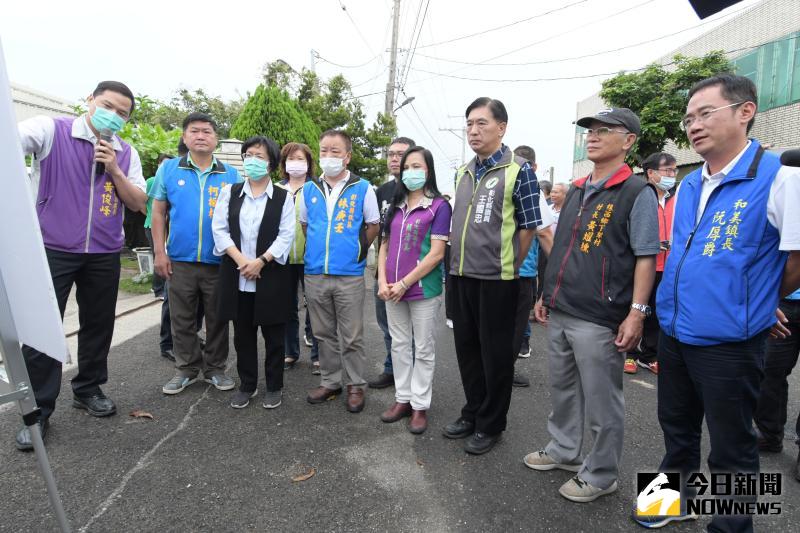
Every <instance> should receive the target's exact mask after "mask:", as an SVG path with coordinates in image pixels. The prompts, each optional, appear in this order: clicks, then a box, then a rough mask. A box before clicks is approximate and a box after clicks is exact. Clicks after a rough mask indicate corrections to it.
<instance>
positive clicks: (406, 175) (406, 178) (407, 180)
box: [403, 168, 425, 191]
mask: <svg viewBox="0 0 800 533" xmlns="http://www.w3.org/2000/svg"><path fill="white" fill-rule="evenodd" d="M403 185H405V186H406V188H408V190H409V191H416V190H417V189H421V188H422V187H423V186H424V185H425V170H424V169H421V168H410V169H408V170H404V171H403Z"/></svg>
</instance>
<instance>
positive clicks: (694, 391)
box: [658, 331, 767, 532]
mask: <svg viewBox="0 0 800 533" xmlns="http://www.w3.org/2000/svg"><path fill="white" fill-rule="evenodd" d="M766 337H767V332H766V331H764V332H762V333H759V334H758V335H756V336H755V337H752V338H750V339H747V340H746V341H742V342H730V343H724V344H716V345H712V346H693V345H691V344H685V343H682V342H679V341H678V340H677V339H675V338H673V337H670V336H667V335H665V334H664V333H662V334H661V337H660V341H659V343H658V356H659V361H658V364H659V368H658V421H659V423H660V424H661V429H662V430H663V432H664V447H665V449H666V454H665V455H664V459H663V460H662V462H661V466H660V467H659V471H660V472H680V473H681V474H682V480H681V481H682V483H684V484H685V483H686V481H687V479H688V476H689V475H690V474H691V473H692V472H698V471H699V470H700V439H701V436H702V431H703V417H705V420H706V424H707V425H708V433H709V437H710V440H711V451H710V452H709V454H708V468H709V470H710V471H711V472H712V473H713V472H727V473H734V474H737V473H743V474H744V473H754V474H757V473H758V471H759V462H758V445H757V442H756V433H755V430H754V429H753V412H754V411H755V409H756V402H757V401H758V394H759V386H760V384H761V379H762V377H763V375H764V353H765V347H766ZM682 492H683V493H684V495H686V496H690V495H691V489H690V488H687V487H686V486H685V485H684V487H682ZM741 498H742V499H745V500H747V499H748V498H747V497H741ZM749 499H751V500H752V498H749ZM708 531H712V532H717V531H737V532H748V531H753V518H752V516H719V515H718V516H715V517H714V519H713V520H712V521H711V524H709V526H708Z"/></svg>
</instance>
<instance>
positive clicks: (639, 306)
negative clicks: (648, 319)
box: [631, 302, 653, 316]
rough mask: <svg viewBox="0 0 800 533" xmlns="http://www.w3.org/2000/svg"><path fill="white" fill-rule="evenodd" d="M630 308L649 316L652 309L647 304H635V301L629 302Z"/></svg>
mask: <svg viewBox="0 0 800 533" xmlns="http://www.w3.org/2000/svg"><path fill="white" fill-rule="evenodd" d="M631 309H636V310H637V311H639V312H640V313H642V314H643V315H644V316H650V315H652V314H653V310H652V309H651V308H650V306H649V305H647V304H637V303H635V302H634V303H632V304H631Z"/></svg>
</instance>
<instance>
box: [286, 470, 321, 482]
mask: <svg viewBox="0 0 800 533" xmlns="http://www.w3.org/2000/svg"><path fill="white" fill-rule="evenodd" d="M316 473H317V471H316V470H314V469H313V468H309V469H308V471H307V472H304V473H302V474H297V475H296V476H294V477H293V478H292V481H294V482H295V483H297V482H300V481H305V480H307V479H311V478H312V477H314V474H316Z"/></svg>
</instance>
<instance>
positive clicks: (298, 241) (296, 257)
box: [278, 183, 306, 265]
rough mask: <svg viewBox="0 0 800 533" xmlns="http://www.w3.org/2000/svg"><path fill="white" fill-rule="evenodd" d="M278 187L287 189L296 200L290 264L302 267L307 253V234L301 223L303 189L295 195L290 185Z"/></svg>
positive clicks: (298, 190) (279, 185)
mask: <svg viewBox="0 0 800 533" xmlns="http://www.w3.org/2000/svg"><path fill="white" fill-rule="evenodd" d="M278 187H282V188H284V189H286V190H287V191H288V192H289V194H291V195H292V198H294V221H295V225H294V239H292V246H291V247H290V248H289V264H290V265H302V264H303V256H304V255H305V253H306V234H305V233H304V232H303V225H302V224H301V223H300V203H301V202H302V201H303V188H302V187H300V188H299V189H297V190H296V191H295V192H294V193H292V191H291V190H289V185H288V184H286V185H282V184H280V183H279V184H278Z"/></svg>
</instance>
